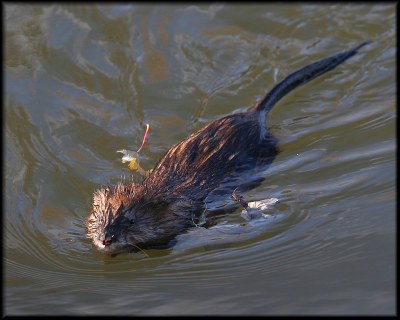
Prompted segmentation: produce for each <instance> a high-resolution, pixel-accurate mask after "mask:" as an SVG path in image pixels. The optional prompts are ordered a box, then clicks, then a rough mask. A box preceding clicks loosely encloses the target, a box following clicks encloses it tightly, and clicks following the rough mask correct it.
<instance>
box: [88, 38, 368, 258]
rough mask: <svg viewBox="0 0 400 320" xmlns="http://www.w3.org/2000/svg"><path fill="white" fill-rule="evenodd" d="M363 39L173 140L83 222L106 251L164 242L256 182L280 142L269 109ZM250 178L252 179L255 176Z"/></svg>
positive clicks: (98, 197) (104, 195) (100, 195)
mask: <svg viewBox="0 0 400 320" xmlns="http://www.w3.org/2000/svg"><path fill="white" fill-rule="evenodd" d="M365 44H366V43H363V44H361V45H360V46H358V47H356V48H354V49H353V50H349V51H345V52H342V53H339V54H336V55H333V56H331V57H328V58H325V59H322V60H319V61H317V62H315V63H312V64H310V65H308V66H306V67H304V68H302V69H300V70H298V71H296V72H294V73H292V74H290V75H289V76H288V77H286V78H285V79H284V80H283V81H282V82H280V83H279V84H278V85H276V86H275V87H274V88H273V89H272V90H271V91H270V92H269V93H268V94H267V95H266V96H265V97H264V98H263V99H262V100H261V101H260V102H259V103H258V104H257V105H255V106H254V107H251V108H249V109H248V110H247V111H246V112H241V113H236V114H232V115H228V116H226V117H223V118H221V119H218V120H215V121H213V122H211V123H209V124H208V125H206V126H205V127H204V128H202V129H201V130H199V131H198V132H196V133H193V134H192V135H190V136H189V137H188V138H186V139H184V140H182V141H181V142H179V143H177V144H175V145H174V146H172V147H171V148H170V149H169V151H168V152H167V153H166V154H165V155H164V156H163V157H162V158H161V160H160V161H159V163H158V164H157V165H156V166H155V168H154V169H153V171H152V172H151V173H150V174H149V175H148V176H147V177H146V178H145V179H144V181H143V182H142V183H140V184H137V183H131V184H118V185H116V186H110V187H107V188H102V189H99V190H97V191H96V192H95V193H94V197H93V207H92V212H91V214H90V216H89V218H88V220H87V235H88V237H89V238H91V239H92V240H93V242H94V244H95V245H96V246H97V247H98V248H99V249H100V250H102V251H104V252H107V253H111V254H116V253H119V252H123V251H132V250H133V251H135V250H136V249H142V248H148V247H151V246H157V245H163V244H168V243H169V242H170V241H171V240H172V239H174V237H175V236H177V235H178V234H179V233H182V232H183V231H184V230H186V229H188V228H191V227H194V226H195V225H196V221H198V219H199V217H200V216H202V217H203V216H204V213H205V211H207V210H206V209H207V207H206V202H207V201H206V198H207V197H208V196H209V195H210V194H211V193H213V194H218V195H220V196H223V195H229V194H232V192H233V191H234V190H237V189H238V188H239V189H240V188H242V189H246V188H247V189H248V188H249V187H252V183H253V185H255V184H257V182H259V181H260V180H261V179H262V178H260V177H259V176H257V173H258V172H259V171H260V168H263V169H265V167H266V166H268V165H269V164H270V163H271V162H272V161H273V160H274V158H275V156H276V154H277V148H276V145H277V140H276V139H275V138H274V137H273V136H272V135H271V134H270V132H269V131H268V129H267V128H266V119H267V114H268V112H269V111H270V110H271V108H272V107H273V106H274V105H275V104H276V103H277V102H278V101H279V100H280V99H281V98H282V97H283V96H285V95H286V94H288V93H289V92H290V91H292V90H293V89H295V88H297V87H298V86H300V85H303V84H305V83H307V82H309V81H311V80H313V79H314V78H316V77H318V76H320V75H322V74H324V73H326V72H328V71H330V70H332V69H333V68H335V67H336V66H338V65H339V64H341V63H342V62H344V61H345V60H347V59H348V58H350V57H352V56H353V55H355V54H356V53H357V50H358V49H360V48H361V47H362V46H364V45H365ZM249 177H254V179H253V181H252V182H249ZM244 181H246V182H244Z"/></svg>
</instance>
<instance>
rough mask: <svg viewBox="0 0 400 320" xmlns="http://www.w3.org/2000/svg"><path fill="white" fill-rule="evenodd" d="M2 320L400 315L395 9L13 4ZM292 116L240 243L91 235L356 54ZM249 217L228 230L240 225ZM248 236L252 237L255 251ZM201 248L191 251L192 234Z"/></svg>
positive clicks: (285, 113) (272, 123)
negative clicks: (177, 156)
mask: <svg viewBox="0 0 400 320" xmlns="http://www.w3.org/2000/svg"><path fill="white" fill-rule="evenodd" d="M4 15H5V24H4V26H5V31H4V35H5V51H4V53H5V59H4V66H5V68H4V70H5V87H4V88H5V96H4V119H5V120H4V123H3V125H4V127H3V135H4V142H5V144H4V164H5V170H4V173H5V174H4V181H5V183H4V193H3V198H4V206H3V208H4V215H3V235H4V236H3V240H4V241H3V249H4V251H3V252H4V257H3V266H4V269H3V270H4V288H5V289H4V314H6V315H22V314H23V315H27V314H53V315H78V314H83V315H100V314H101V315H143V314H146V315H147V314H152V315H178V314H196V315H202V314H218V315H227V314H232V315H237V314H248V315H253V314H254V315H276V314H285V315H296V314H310V315H315V314H326V315H328V314H329V315H331V314H336V315H337V314H341V315H342V314H357V315H360V314H363V315H372V314H394V313H395V294H396V291H395V280H396V277H395V269H396V264H395V231H396V230H395V222H396V219H395V207H396V192H395V176H396V170H395V161H396V159H395V150H396V140H395V130H396V98H395V92H396V91H395V90H396V87H395V82H396V78H395V68H396V59H395V54H396V23H395V19H396V16H395V5H394V4H389V3H386V4H367V5H343V4H329V5H322V4H307V5H304V4H286V5H281V4H250V5H244V4H242V5H239V4H238V5H222V4H206V5H188V4H186V5H185V4H182V5H161V4H158V5H145V4H124V5H121V4H120V5H112V4H108V5H105V4H102V5H89V4H88V5H82V4H78V5H67V4H63V5H48V4H40V5H27V4H23V5H19V4H7V5H5V6H4ZM367 40H370V41H372V43H371V44H370V45H368V46H367V47H365V48H363V49H362V50H361V52H360V53H359V54H358V55H357V56H355V57H353V58H352V59H351V60H349V61H348V62H346V63H344V64H343V65H341V66H340V67H338V68H337V69H335V70H334V71H332V72H330V73H329V74H327V75H326V76H323V77H321V78H319V79H318V80H315V81H313V82H311V83H309V84H307V85H306V86H304V87H302V88H300V89H298V90H297V91H295V92H294V93H292V94H290V95H289V96H287V97H286V98H285V99H284V100H282V101H281V102H280V103H279V104H278V105H277V106H276V107H275V108H274V109H273V110H272V112H271V113H270V117H269V119H268V126H269V127H270V128H271V130H272V131H273V132H274V133H275V135H276V136H277V137H278V139H279V149H280V151H281V152H280V153H279V154H278V156H277V158H276V160H275V161H274V163H273V164H272V165H271V167H270V168H269V170H268V171H267V173H266V180H265V181H264V182H263V184H262V185H261V186H260V187H258V188H257V189H254V190H252V191H250V192H249V193H248V194H247V195H246V196H247V197H248V198H249V199H255V200H256V199H265V198H272V197H273V198H278V199H279V203H278V204H277V205H276V206H275V207H274V208H273V210H272V212H271V213H272V214H273V216H274V217H276V219H271V221H269V224H268V225H265V226H264V227H263V228H258V227H257V228H255V229H254V232H252V230H250V231H249V232H247V229H246V232H244V231H243V230H242V231H239V232H238V233H236V235H235V236H234V237H231V238H229V239H228V240H229V241H226V240H227V238H225V237H220V236H219V235H218V236H217V238H218V237H219V238H220V239H215V237H214V235H213V236H212V237H211V236H210V239H209V240H210V241H207V237H203V236H201V237H199V236H196V235H195V234H193V237H189V238H186V242H181V244H182V245H181V246H177V247H176V248H175V249H168V250H167V249H166V250H146V251H145V252H140V253H137V254H121V255H118V256H117V257H115V258H111V257H108V256H105V255H104V254H102V253H100V252H98V251H97V250H96V249H95V248H94V247H93V246H92V244H91V242H90V241H89V239H87V238H86V236H85V219H86V218H87V216H88V213H89V211H90V205H91V199H92V195H93V192H94V190H95V189H97V188H99V187H101V186H103V185H107V184H114V183H117V182H119V181H121V180H122V181H123V180H125V181H131V180H132V179H133V180H137V181H140V177H138V176H137V175H135V174H132V173H131V172H129V169H128V168H127V167H126V166H125V165H123V164H122V163H121V162H120V154H118V153H116V151H117V150H120V149H131V150H136V149H137V148H138V147H139V145H140V143H141V139H142V135H143V132H144V129H145V127H144V124H145V123H149V124H150V126H151V130H150V133H149V137H148V140H147V144H146V146H145V148H144V149H143V151H142V152H143V156H144V159H145V160H143V161H144V162H143V166H145V167H146V168H151V167H153V166H154V165H155V164H156V163H157V161H158V160H159V159H160V157H161V156H162V155H163V154H164V153H165V152H166V151H167V150H168V149H169V147H170V146H172V145H173V144H175V143H176V142H178V141H179V140H181V139H183V138H185V137H187V136H188V135H189V134H191V133H193V132H195V131H196V130H198V129H199V128H201V127H203V126H204V125H205V124H207V123H209V122H210V121H212V120H214V119H217V118H220V117H222V116H224V115H226V114H229V113H233V112H240V111H243V110H245V109H246V108H247V107H249V106H252V105H253V104H254V103H256V101H257V100H259V99H260V98H262V96H263V95H264V94H265V92H266V91H267V90H268V89H271V88H272V87H273V86H274V84H276V83H277V82H278V81H280V80H282V79H283V78H284V77H285V76H286V75H288V74H289V73H290V72H293V71H295V70H297V69H298V68H301V67H302V66H304V65H306V64H308V63H311V62H313V61H315V60H318V59H321V58H323V57H326V56H328V55H331V54H334V53H337V52H340V51H343V50H347V49H350V48H352V47H355V46H357V45H358V44H360V43H361V42H364V41H367ZM243 221H244V220H243V218H241V216H240V210H237V211H235V212H233V213H232V214H231V215H229V216H227V217H226V218H224V219H223V221H221V224H222V225H223V224H224V223H225V224H240V223H242V222H243ZM240 232H242V234H241V233H240ZM190 235H191V234H189V235H188V236H190Z"/></svg>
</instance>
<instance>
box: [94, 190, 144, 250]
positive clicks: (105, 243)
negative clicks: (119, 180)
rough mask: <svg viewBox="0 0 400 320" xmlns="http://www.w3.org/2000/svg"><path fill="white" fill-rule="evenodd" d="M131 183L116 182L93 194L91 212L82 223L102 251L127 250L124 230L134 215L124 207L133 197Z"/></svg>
mask: <svg viewBox="0 0 400 320" xmlns="http://www.w3.org/2000/svg"><path fill="white" fill-rule="evenodd" d="M136 187H137V186H136V185H135V184H131V185H123V184H118V185H117V186H115V187H106V188H102V189H99V190H97V191H96V192H95V193H94V196H93V205H92V211H91V214H90V216H89V218H88V220H87V223H86V231H87V236H88V237H89V238H91V239H92V240H93V243H94V244H95V245H96V246H97V247H98V248H99V249H100V250H102V251H105V252H108V253H118V252H121V251H127V250H128V251H129V247H130V245H129V243H128V240H127V233H128V232H131V231H130V230H131V229H132V227H133V225H134V223H135V217H134V216H133V215H132V214H128V211H127V210H126V209H127V207H128V205H129V202H130V201H131V199H132V198H133V197H134V194H135V189H136Z"/></svg>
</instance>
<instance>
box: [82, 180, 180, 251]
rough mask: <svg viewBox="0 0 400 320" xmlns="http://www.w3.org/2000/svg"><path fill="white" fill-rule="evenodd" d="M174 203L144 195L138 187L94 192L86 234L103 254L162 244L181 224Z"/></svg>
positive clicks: (132, 185)
mask: <svg viewBox="0 0 400 320" xmlns="http://www.w3.org/2000/svg"><path fill="white" fill-rule="evenodd" d="M174 209H176V204H174V205H170V204H169V203H167V202H166V201H165V200H162V199H161V198H159V197H157V196H154V195H153V196H150V195H147V194H146V192H144V191H143V190H141V188H140V186H139V185H137V184H134V183H133V184H130V185H122V184H118V185H117V186H115V187H107V188H102V189H99V190H97V191H96V192H95V193H94V197H93V207H92V212H91V214H90V216H89V218H88V220H87V235H88V237H89V238H91V239H92V240H93V243H94V244H95V245H96V246H97V247H98V248H99V249H100V250H102V251H104V252H107V253H110V254H117V253H120V252H126V251H137V250H141V249H142V248H145V247H148V246H149V245H150V246H151V245H158V244H165V243H166V242H168V240H170V239H172V238H173V237H174V236H175V235H176V234H177V233H179V231H180V230H182V226H183V224H184V222H183V219H182V218H180V215H179V213H175V212H174V211H175V210H174Z"/></svg>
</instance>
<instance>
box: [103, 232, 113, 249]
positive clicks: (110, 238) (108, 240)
mask: <svg viewBox="0 0 400 320" xmlns="http://www.w3.org/2000/svg"><path fill="white" fill-rule="evenodd" d="M113 242H114V235H112V236H108V237H106V238H105V239H104V240H103V245H104V246H106V247H108V246H109V245H111V243H113Z"/></svg>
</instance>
